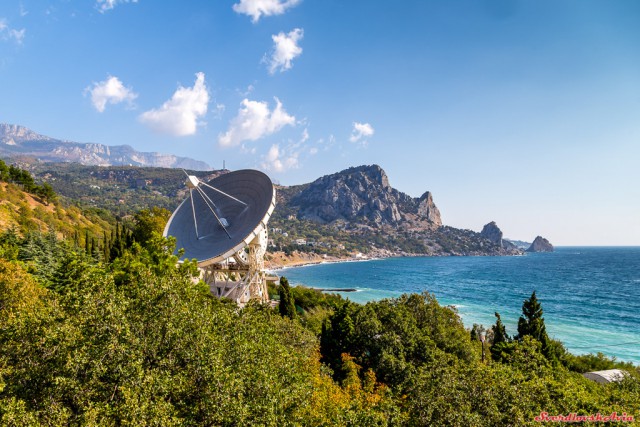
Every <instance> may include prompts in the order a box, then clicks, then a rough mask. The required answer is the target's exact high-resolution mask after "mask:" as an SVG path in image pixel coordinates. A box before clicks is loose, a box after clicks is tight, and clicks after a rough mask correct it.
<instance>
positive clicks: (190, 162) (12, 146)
mask: <svg viewBox="0 0 640 427" xmlns="http://www.w3.org/2000/svg"><path fill="white" fill-rule="evenodd" d="M0 156H2V157H16V156H28V157H35V158H37V159H38V160H41V161H44V162H54V163H61V162H74V163H80V164H83V165H87V166H154V167H163V168H183V169H190V170H210V169H211V168H210V167H209V165H208V164H206V163H205V162H202V161H199V160H194V159H190V158H188V157H180V156H174V155H171V154H162V153H145V152H140V151H136V150H134V149H133V148H132V147H130V146H128V145H114V146H109V145H104V144H96V143H79V142H71V141H63V140H59V139H54V138H50V137H48V136H44V135H40V134H37V133H35V132H33V131H32V130H30V129H27V128H26V127H24V126H18V125H10V124H5V123H0Z"/></svg>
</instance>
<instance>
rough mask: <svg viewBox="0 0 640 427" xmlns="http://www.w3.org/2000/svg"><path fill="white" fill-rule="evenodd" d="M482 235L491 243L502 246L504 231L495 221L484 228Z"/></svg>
mask: <svg viewBox="0 0 640 427" xmlns="http://www.w3.org/2000/svg"><path fill="white" fill-rule="evenodd" d="M480 235H481V236H482V237H484V238H485V239H487V240H488V241H490V242H491V243H494V244H496V245H498V246H502V230H500V228H499V227H498V225H497V224H496V223H495V221H491V222H490V223H489V224H486V225H485V226H484V227H483V228H482V231H481V232H480Z"/></svg>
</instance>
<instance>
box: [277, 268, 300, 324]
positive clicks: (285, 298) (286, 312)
mask: <svg viewBox="0 0 640 427" xmlns="http://www.w3.org/2000/svg"><path fill="white" fill-rule="evenodd" d="M278 295H279V296H280V304H279V305H278V310H279V311H280V315H281V316H282V317H288V318H289V319H293V318H294V317H295V316H296V306H295V301H294V299H293V295H291V288H290V287H289V281H288V280H287V278H286V277H284V276H283V277H281V278H280V286H279V287H278Z"/></svg>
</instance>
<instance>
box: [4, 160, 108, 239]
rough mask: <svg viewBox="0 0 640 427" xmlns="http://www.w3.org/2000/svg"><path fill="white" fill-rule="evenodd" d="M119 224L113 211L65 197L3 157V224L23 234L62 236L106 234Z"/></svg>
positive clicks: (6, 228) (7, 228) (5, 227)
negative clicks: (116, 222)
mask: <svg viewBox="0 0 640 427" xmlns="http://www.w3.org/2000/svg"><path fill="white" fill-rule="evenodd" d="M113 224H115V220H114V217H113V216H112V215H111V214H109V212H107V211H104V210H101V209H95V208H91V207H85V208H81V207H78V206H77V205H75V204H73V203H72V202H71V201H68V200H62V199H61V198H60V197H58V195H57V194H56V193H55V191H54V190H53V188H52V187H51V186H50V185H49V184H48V183H46V182H44V183H42V184H38V183H36V181H35V180H34V179H33V177H32V176H31V174H30V173H29V172H28V171H26V170H24V169H21V168H18V167H15V166H13V165H9V166H8V165H7V164H6V163H5V162H3V161H2V160H0V228H1V229H2V230H9V229H13V230H15V231H16V232H17V233H19V234H23V235H24V234H25V233H28V232H30V231H41V232H45V233H46V232H48V231H49V230H53V231H54V232H55V233H56V234H57V235H58V236H59V237H64V238H71V237H73V236H74V235H76V234H78V233H81V234H82V236H85V235H86V234H87V233H89V234H90V236H102V235H103V233H104V232H105V231H107V230H109V231H110V230H111V228H112V226H113Z"/></svg>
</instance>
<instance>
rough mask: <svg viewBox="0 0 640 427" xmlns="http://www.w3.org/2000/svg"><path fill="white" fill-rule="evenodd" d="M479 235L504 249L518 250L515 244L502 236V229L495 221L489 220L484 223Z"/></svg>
mask: <svg viewBox="0 0 640 427" xmlns="http://www.w3.org/2000/svg"><path fill="white" fill-rule="evenodd" d="M480 235H481V236H482V237H484V238H485V239H487V240H488V241H490V242H491V243H493V244H495V245H497V246H499V247H501V248H503V249H506V250H507V251H516V250H519V249H518V247H517V246H516V245H514V244H513V243H511V242H510V241H508V240H505V239H503V238H502V236H503V234H502V230H500V227H498V225H497V224H496V222H495V221H491V222H490V223H489V224H486V225H485V226H484V227H483V228H482V231H481V232H480Z"/></svg>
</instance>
